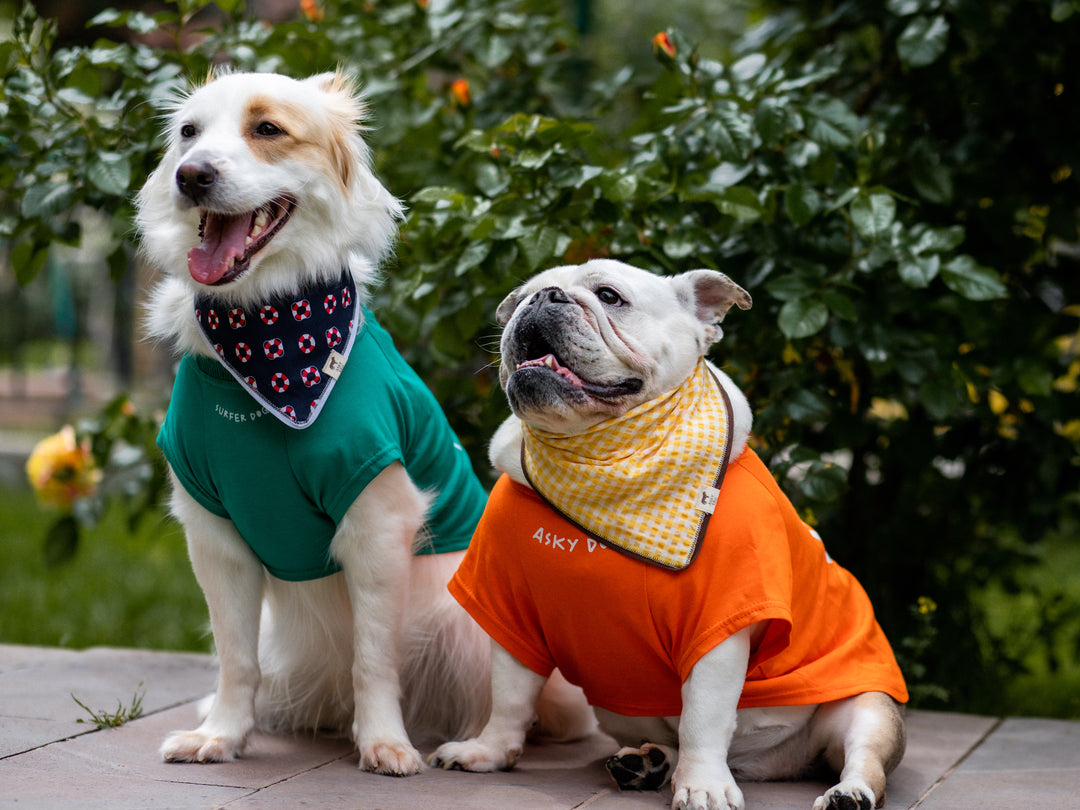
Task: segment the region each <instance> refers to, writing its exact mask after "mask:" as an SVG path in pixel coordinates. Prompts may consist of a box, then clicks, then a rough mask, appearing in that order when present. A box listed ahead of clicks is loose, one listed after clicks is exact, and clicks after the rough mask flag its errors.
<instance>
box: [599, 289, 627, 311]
mask: <svg viewBox="0 0 1080 810" xmlns="http://www.w3.org/2000/svg"><path fill="white" fill-rule="evenodd" d="M596 297H597V298H599V299H600V303H601V304H607V305H608V306H610V307H617V306H619V305H620V304H622V303H623V297H622V296H621V295H619V294H618V293H617V292H615V290H613V289H611V287H601V288H600V289H598V290H597V291H596Z"/></svg>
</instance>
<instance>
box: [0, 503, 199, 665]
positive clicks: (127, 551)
mask: <svg viewBox="0 0 1080 810" xmlns="http://www.w3.org/2000/svg"><path fill="white" fill-rule="evenodd" d="M55 519H56V515H55V513H52V512H46V511H44V510H42V509H41V508H39V507H38V506H37V503H36V501H35V499H34V496H33V494H32V493H30V492H29V491H28V490H12V489H10V488H5V489H0V547H2V548H3V553H2V557H0V559H2V560H3V563H2V565H0V642H5V643H15V644H37V645H46V646H59V647H72V648H77V649H79V648H84V647H90V646H96V645H107V646H114V647H139V648H143V649H162V650H189V651H196V652H208V651H209V650H210V637H209V632H208V630H207V628H208V619H207V613H206V605H205V603H204V602H203V598H202V592H201V591H200V590H199V586H198V584H197V583H196V582H195V576H194V574H192V572H191V564H190V563H189V562H188V558H187V550H186V548H185V545H184V538H183V532H182V531H181V530H180V527H179V526H178V525H176V524H175V523H174V522H172V521H171V520H169V519H168V518H167V517H165V516H164V515H163V514H156V515H152V516H148V517H147V518H145V519H144V520H143V521H142V523H141V524H140V525H139V527H138V530H137V531H136V532H135V533H134V534H129V533H128V532H127V530H126V525H125V522H124V517H123V515H121V514H119V513H118V512H117V511H115V510H110V512H109V513H108V514H106V516H105V519H104V520H103V521H102V522H101V524H100V525H99V526H98V527H97V528H95V529H94V530H92V531H83V533H82V538H81V542H80V544H79V548H78V551H77V552H76V555H75V557H74V559H72V560H71V561H70V562H68V563H66V564H64V565H62V566H60V567H57V568H49V567H47V566H46V564H45V555H44V552H43V550H42V542H43V538H44V537H45V533H46V531H47V530H48V528H49V526H50V525H51V524H52V522H53V521H54V520H55Z"/></svg>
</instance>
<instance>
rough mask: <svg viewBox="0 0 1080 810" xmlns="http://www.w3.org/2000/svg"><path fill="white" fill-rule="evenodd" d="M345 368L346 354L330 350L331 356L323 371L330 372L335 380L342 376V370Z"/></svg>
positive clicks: (327, 359)
mask: <svg viewBox="0 0 1080 810" xmlns="http://www.w3.org/2000/svg"><path fill="white" fill-rule="evenodd" d="M344 369H345V355H343V354H340V353H338V352H335V351H334V350H333V349H331V350H330V356H329V357H327V358H326V363H325V365H323V369H322V370H323V373H324V374H329V375H330V376H331V377H333V378H334V379H335V380H336V379H337V378H338V377H340V376H341V372H342V371H343V370H344Z"/></svg>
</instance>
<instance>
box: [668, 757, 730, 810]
mask: <svg viewBox="0 0 1080 810" xmlns="http://www.w3.org/2000/svg"><path fill="white" fill-rule="evenodd" d="M717 770H722V771H723V773H719V772H716V771H713V772H709V769H702V768H684V767H683V766H682V764H681V763H680V765H679V767H678V768H677V769H676V770H675V775H674V776H673V777H671V786H672V788H673V789H674V790H675V798H674V799H673V800H672V802H671V810H744V808H745V807H746V802H745V801H744V800H743V795H742V791H741V790H739V786H738V785H736V784H735V779H734V778H733V777H732V776H731V772H730V771H728V769H727V767H726V766H725V767H723V768H722V769H717Z"/></svg>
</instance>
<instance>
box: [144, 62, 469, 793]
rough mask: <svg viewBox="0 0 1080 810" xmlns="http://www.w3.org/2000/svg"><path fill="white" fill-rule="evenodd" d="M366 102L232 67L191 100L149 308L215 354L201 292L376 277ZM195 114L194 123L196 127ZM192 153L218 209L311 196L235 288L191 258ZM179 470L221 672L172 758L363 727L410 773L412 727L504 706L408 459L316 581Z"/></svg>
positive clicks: (392, 764) (465, 726)
mask: <svg viewBox="0 0 1080 810" xmlns="http://www.w3.org/2000/svg"><path fill="white" fill-rule="evenodd" d="M266 99H269V100H270V102H269V105H268V109H271V110H272V114H273V115H275V116H277V115H280V117H279V118H275V119H274V123H275V124H276V125H278V126H280V127H282V128H284V129H286V130H288V131H290V133H292V135H294V136H296V135H297V133H300V134H301V135H302V137H300V136H297V137H295V138H294V142H292V143H285V144H284V146H283V147H282V146H281V142H279V143H276V144H274V150H273V151H264V152H262V153H260V152H259V151H258V144H256V146H255V147H252V145H251V138H250V132H249V131H247V130H249V129H250V126H251V124H252V121H251V118H250V115H248V116H247V117H245V113H244V111H245V110H247V111H248V112H249V113H250V111H251V110H252V109H255V108H256V107H259V105H262V106H267V105H266V104H265V103H264V102H265V100H266ZM257 100H261V101H258V103H256V101H257ZM259 108H261V107H259ZM362 112H363V107H362V104H361V103H360V101H359V100H358V98H357V97H356V95H355V93H354V92H353V91H352V89H351V88H350V87H349V85H348V83H347V82H345V81H344V80H343V79H342V78H341V77H338V76H334V75H330V74H327V75H323V76H317V77H313V78H312V79H308V80H306V81H302V82H298V81H294V80H292V79H287V78H285V77H282V76H276V75H254V74H226V75H223V76H219V77H217V78H214V79H212V80H211V81H209V83H208V84H206V85H205V86H203V87H201V88H199V89H197V90H195V91H194V92H192V93H191V94H190V95H189V96H187V97H186V98H185V99H183V100H181V101H180V102H179V103H178V105H177V107H176V109H175V110H174V111H173V112H172V114H171V115H170V117H169V123H168V149H167V150H166V152H165V155H164V157H163V159H162V161H161V164H160V166H159V167H158V168H157V170H155V171H154V173H153V174H152V175H151V176H150V178H149V180H148V181H147V183H146V185H145V186H144V188H143V189H142V191H141V193H140V194H139V198H138V205H139V210H138V225H139V228H140V232H141V238H142V249H143V252H144V254H145V256H146V258H147V259H148V260H149V261H150V262H151V263H152V264H153V265H155V266H156V267H157V268H158V269H159V270H161V271H162V272H163V273H164V274H165V277H164V280H163V281H162V282H161V283H160V285H159V286H158V287H157V289H156V290H155V291H154V295H153V301H152V302H151V304H150V307H149V314H148V330H149V332H150V334H151V335H153V336H154V337H157V338H159V339H161V340H163V341H166V342H168V343H169V344H171V345H173V346H174V347H175V348H176V349H177V350H178V351H179V352H182V353H192V352H202V351H205V349H204V348H203V341H202V339H201V337H200V336H199V334H198V332H197V331H196V328H195V324H194V319H193V317H192V310H193V300H192V299H193V296H195V295H196V294H199V293H204V294H205V293H209V294H212V295H215V296H218V297H220V298H221V299H222V300H224V301H228V302H233V303H236V304H243V303H245V302H248V301H253V300H256V299H258V298H262V297H264V296H266V295H268V294H270V293H274V292H279V291H284V290H287V289H295V288H296V287H297V286H298V285H301V284H304V283H305V282H307V281H311V280H315V279H322V278H332V277H336V276H337V274H338V273H340V272H341V270H342V268H345V269H347V270H348V271H350V272H351V273H352V275H353V277H354V279H356V281H357V282H358V284H359V285H360V287H361V289H362V288H363V287H364V285H367V284H368V283H370V282H371V281H372V280H373V278H374V276H375V272H376V268H377V266H378V263H379V261H380V260H381V259H382V258H383V257H384V256H385V255H386V253H387V252H388V251H389V250H390V248H391V245H392V241H393V236H394V232H395V228H396V223H397V221H398V219H399V218H400V216H401V207H400V205H399V204H398V202H397V201H396V200H395V199H394V198H393V197H391V195H390V194H389V193H388V192H387V191H386V190H385V189H384V188H383V187H382V186H381V185H380V184H379V182H378V180H376V179H375V177H374V175H373V174H372V173H371V169H370V159H369V155H368V150H367V147H366V146H365V145H364V143H363V141H362V140H361V138H360V135H359V128H358V125H357V119H358V118H359V117H360V115H361V114H362ZM189 126H190V127H192V128H193V130H191V131H197V132H198V136H197V137H195V138H191V137H182V136H181V131H182V128H185V127H189ZM279 147H280V148H279ZM269 158H272V159H269ZM192 160H198V161H203V162H205V163H206V164H208V165H212V166H214V167H215V169H216V171H217V181H216V182H217V183H218V187H219V189H220V194H219V195H218V196H217V197H216V198H215V201H214V205H215V206H216V207H217V208H216V210H219V211H225V212H233V213H242V212H244V211H249V210H253V209H255V208H258V207H259V206H261V205H263V204H265V203H266V202H267V201H268V200H271V199H273V198H275V197H280V196H281V195H283V194H288V195H290V196H291V197H292V198H293V199H295V200H296V203H297V204H296V209H295V211H294V212H293V214H292V217H291V219H290V220H289V221H287V222H286V223H285V225H284V227H283V228H282V229H281V230H280V231H279V232H278V233H277V235H276V236H274V238H273V239H272V240H271V241H270V242H269V243H268V244H267V245H266V247H265V248H263V249H262V250H261V251H259V252H258V253H257V254H256V255H255V257H254V258H253V259H252V261H251V264H250V269H249V270H248V271H247V272H246V273H244V274H243V275H241V276H240V277H239V278H237V279H236V280H235V281H233V282H231V283H229V284H227V285H225V286H213V287H210V286H205V285H202V284H199V283H197V282H196V281H195V280H194V279H193V277H192V276H191V275H190V274H189V272H188V266H187V254H188V251H189V250H191V249H192V248H194V247H197V246H198V245H199V242H200V239H199V236H198V228H199V218H200V214H199V211H198V210H197V209H196V208H195V207H194V206H193V204H192V202H191V200H189V199H188V198H187V197H185V196H184V195H183V194H181V193H180V192H179V191H178V189H177V182H176V179H175V178H176V173H177V168H178V167H179V166H181V165H183V164H184V163H185V162H190V161H192ZM343 161H344V162H343ZM173 483H174V486H173V497H172V508H173V512H174V514H175V515H176V516H177V517H178V518H179V520H180V521H181V522H182V523H183V525H184V528H185V531H186V533H187V540H188V546H189V550H190V555H191V561H192V565H193V567H194V570H195V574H196V577H197V578H198V581H199V584H200V585H201V587H202V589H203V592H204V594H205V596H206V600H207V604H208V606H209V611H210V621H211V628H212V630H213V634H214V642H215V646H216V648H217V653H218V657H219V659H220V667H221V672H220V678H219V683H218V689H217V693H216V696H215V697H214V699H213V702H212V704H211V706H210V709H209V712H208V713H207V714H206V717H205V719H204V720H203V721H202V723H201V725H199V726H198V728H196V729H194V730H190V731H180V732H175V733H174V734H172V735H171V736H170V737H169V738H168V739H166V741H165V742H164V744H163V745H162V749H161V751H162V755H163V756H164V758H165V759H167V760H179V761H198V762H204V761H220V760H228V759H232V758H234V757H236V756H239V755H240V754H241V753H242V752H243V749H244V744H245V741H246V740H247V738H248V735H249V734H250V733H251V731H252V729H253V728H255V727H256V725H259V726H262V727H266V728H270V729H288V730H295V729H301V728H307V729H311V728H327V729H333V730H337V731H342V732H349V733H351V735H352V737H353V739H354V740H355V741H356V743H357V746H358V748H359V751H360V765H361V767H363V768H365V769H367V770H371V771H376V772H379V773H386V774H395V775H405V774H411V773H416V772H417V771H419V770H420V769H421V768H422V766H423V763H422V761H421V758H420V755H419V754H418V753H417V751H416V749H415V748H414V747H413V742H412V740H415V741H417V742H419V741H420V740H421V739H423V740H429V739H447V738H448V737H454V736H461V735H466V734H470V733H475V732H476V730H477V729H478V728H479V727H480V725H481V724H482V722H483V720H484V718H485V716H486V714H487V712H488V707H489V705H490V693H489V688H488V683H489V675H488V673H489V652H488V650H489V645H488V642H487V639H486V637H485V636H484V635H483V633H482V632H481V631H480V629H479V628H478V627H477V626H476V625H475V623H474V622H473V621H472V619H471V618H469V616H468V615H467V614H466V613H465V611H464V610H462V609H461V608H460V607H459V606H458V605H457V603H456V602H454V600H453V599H452V598H451V597H450V595H449V593H448V592H447V590H446V583H447V582H448V581H449V579H450V577H451V576H452V574H453V572H454V571H455V570H456V568H457V566H458V563H459V561H460V559H461V553H456V554H439V555H428V556H416V557H414V556H412V550H413V547H414V544H415V543H416V541H417V536H418V533H419V532H420V530H421V527H422V525H423V521H424V514H425V511H426V509H427V508H428V505H429V502H430V496H429V495H427V494H425V493H422V492H420V491H419V490H418V489H417V487H416V486H415V485H414V484H413V482H412V481H411V479H410V478H409V476H408V474H407V473H406V472H405V470H404V468H403V467H401V466H400V465H398V464H393V465H391V466H390V467H388V468H387V469H385V470H384V471H383V472H382V473H380V474H379V475H378V476H377V477H376V478H375V479H374V480H373V481H372V483H371V484H370V485H369V486H368V487H367V488H366V489H365V490H364V491H363V492H362V493H361V494H360V495H359V497H358V498H357V499H356V501H355V502H354V503H353V504H352V506H351V507H350V508H349V510H348V512H347V514H346V515H345V518H344V519H343V520H342V521H341V524H340V525H339V527H338V529H337V533H336V535H335V537H334V539H333V542H332V545H331V554H332V556H333V557H334V558H335V559H336V560H337V561H338V562H339V563H340V565H341V567H342V571H341V572H339V573H337V574H335V575H333V576H330V577H326V578H323V579H318V580H314V581H310V582H284V581H281V580H277V579H275V578H273V577H270V576H268V575H267V574H266V573H265V571H264V569H263V567H262V565H261V564H260V563H259V561H258V559H257V558H256V557H255V555H254V553H253V552H252V551H251V549H250V548H249V547H248V546H247V544H246V543H245V542H244V541H243V539H242V538H241V537H240V535H239V533H238V532H237V530H236V528H235V527H234V526H233V524H232V522H231V521H229V520H226V519H223V518H220V517H217V516H215V515H213V514H211V513H210V512H208V511H207V510H206V509H204V508H203V507H202V506H200V505H199V504H198V503H197V502H196V501H195V500H194V499H193V498H192V497H191V496H190V495H188V493H187V492H185V491H184V489H183V488H182V487H180V486H179V485H177V483H176V481H175V480H174V482H173ZM410 738H411V739H410Z"/></svg>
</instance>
